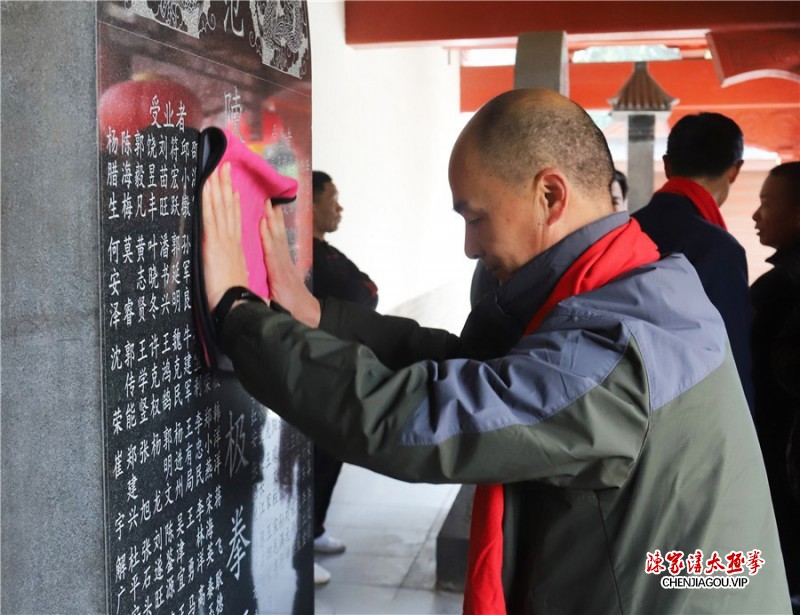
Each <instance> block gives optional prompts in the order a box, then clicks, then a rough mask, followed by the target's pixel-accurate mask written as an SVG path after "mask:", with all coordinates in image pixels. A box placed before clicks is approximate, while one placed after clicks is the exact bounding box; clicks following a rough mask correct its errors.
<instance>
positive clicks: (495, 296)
mask: <svg viewBox="0 0 800 615" xmlns="http://www.w3.org/2000/svg"><path fill="white" fill-rule="evenodd" d="M629 220H630V216H629V215H628V213H627V212H624V211H622V212H618V213H615V214H611V215H609V216H606V217H605V218H601V219H600V220H597V221H595V222H592V223H591V224H587V225H586V226H584V227H582V228H580V229H578V230H577V231H575V232H573V233H571V234H569V235H567V236H566V237H565V238H564V239H562V240H561V241H559V242H558V243H557V244H555V245H553V246H551V247H550V248H548V249H547V250H545V251H544V252H542V253H541V254H539V255H537V256H536V257H534V258H533V259H532V260H530V261H529V262H528V263H526V264H525V265H523V266H522V267H520V268H519V270H517V271H516V272H515V273H514V275H512V276H511V278H509V280H508V281H506V283H505V284H502V285H501V286H499V287H498V288H497V289H495V290H494V291H493V292H491V293H488V294H487V295H486V296H484V297H483V298H482V299H481V300H480V301H478V303H477V304H476V305H475V306H474V308H473V309H472V312H471V313H470V315H469V317H468V318H467V322H466V323H465V324H464V329H463V330H462V332H461V340H462V344H463V346H464V351H465V353H466V354H467V356H470V357H473V358H489V357H497V356H500V355H502V354H505V353H506V352H507V351H508V350H509V349H510V348H511V347H512V346H513V345H514V344H516V343H517V341H519V339H520V338H521V337H522V334H523V332H524V331H525V327H527V325H528V323H529V322H530V320H531V319H532V318H533V316H534V314H536V312H537V310H538V309H539V308H540V307H541V306H542V305H543V304H544V302H545V301H547V298H548V297H549V296H550V293H551V292H552V291H553V288H554V287H555V285H556V283H557V282H558V280H559V279H561V276H562V275H564V272H566V270H567V269H568V268H569V267H570V265H572V263H573V262H574V261H575V260H576V259H577V258H578V257H579V256H580V255H581V254H583V252H584V251H585V250H586V249H587V248H588V247H589V246H591V245H592V244H594V243H595V242H596V241H597V240H599V239H600V238H601V237H603V236H604V235H606V234H607V233H609V232H611V231H612V230H614V229H615V228H617V227H619V226H622V225H623V224H626V223H627V222H628V221H629Z"/></svg>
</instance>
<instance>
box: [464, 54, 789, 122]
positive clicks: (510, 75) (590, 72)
mask: <svg viewBox="0 0 800 615" xmlns="http://www.w3.org/2000/svg"><path fill="white" fill-rule="evenodd" d="M647 68H648V70H649V71H650V74H651V75H652V76H653V78H654V79H655V80H656V81H658V83H659V85H660V86H661V87H662V88H664V89H665V90H666V91H667V92H668V93H669V94H671V95H672V96H675V97H677V98H679V99H680V102H679V104H678V106H679V107H681V108H684V109H687V110H688V109H698V110H699V109H703V110H708V109H726V108H727V109H732V108H744V107H748V108H757V107H773V108H786V109H794V110H795V111H796V112H797V110H798V109H800V84H798V83H796V82H793V81H788V80H785V79H756V80H753V81H746V82H743V83H738V84H736V85H732V86H729V87H725V88H723V87H722V86H721V85H720V83H719V79H718V78H717V75H716V72H715V70H714V66H713V63H712V62H711V60H681V61H674V62H650V63H649V64H648V66H647ZM569 71H570V72H569V82H570V97H571V98H572V99H573V100H575V102H577V103H578V104H580V105H581V106H583V107H586V108H587V109H610V107H611V105H610V104H609V102H608V99H609V98H611V97H612V96H614V95H615V94H616V93H617V91H618V90H619V89H620V88H621V87H622V85H623V84H624V83H625V81H626V79H627V78H628V77H629V76H630V75H631V73H632V72H633V63H632V62H608V63H597V64H570V67H569ZM513 87H514V67H513V66H485V67H484V66H482V67H477V66H476V67H469V66H462V67H461V111H475V110H476V109H478V107H480V106H481V105H483V104H484V103H485V102H487V101H488V100H489V99H491V98H493V97H494V96H496V95H497V94H500V93H501V92H505V91H506V90H510V89H511V88H513Z"/></svg>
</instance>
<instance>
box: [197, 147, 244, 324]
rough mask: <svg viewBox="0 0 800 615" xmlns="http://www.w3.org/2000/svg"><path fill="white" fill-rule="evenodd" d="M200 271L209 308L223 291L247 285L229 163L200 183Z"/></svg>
mask: <svg viewBox="0 0 800 615" xmlns="http://www.w3.org/2000/svg"><path fill="white" fill-rule="evenodd" d="M202 209H203V271H204V272H205V284H206V297H207V299H208V308H209V309H210V310H213V309H214V308H215V307H217V304H218V303H219V301H220V299H222V295H224V294H225V291H226V290H228V289H229V288H231V287H233V286H244V287H247V285H248V282H247V264H246V262H245V259H244V252H243V251H242V213H241V209H240V207H239V193H238V192H236V193H234V192H233V188H232V186H231V165H230V163H227V162H226V163H225V164H223V165H222V168H221V169H219V168H218V169H216V170H215V171H214V172H213V173H212V174H211V176H210V177H209V178H208V180H206V183H205V185H204V186H203V207H202Z"/></svg>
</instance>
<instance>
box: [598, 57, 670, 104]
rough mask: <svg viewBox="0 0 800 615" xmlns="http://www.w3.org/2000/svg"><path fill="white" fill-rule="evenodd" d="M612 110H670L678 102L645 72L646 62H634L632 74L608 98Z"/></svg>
mask: <svg viewBox="0 0 800 615" xmlns="http://www.w3.org/2000/svg"><path fill="white" fill-rule="evenodd" d="M608 102H610V103H611V108H612V109H613V110H614V111H649V112H656V111H670V110H672V106H673V105H675V104H676V103H677V102H678V99H677V98H674V97H673V96H670V95H669V94H667V93H666V92H665V91H664V90H663V89H662V88H661V86H660V85H658V83H656V80H655V79H653V77H651V76H650V73H648V72H647V62H636V64H634V69H633V74H632V75H631V76H630V77H629V78H628V80H627V81H626V82H625V85H623V86H622V88H621V89H620V91H619V92H617V95H616V96H614V98H609V100H608Z"/></svg>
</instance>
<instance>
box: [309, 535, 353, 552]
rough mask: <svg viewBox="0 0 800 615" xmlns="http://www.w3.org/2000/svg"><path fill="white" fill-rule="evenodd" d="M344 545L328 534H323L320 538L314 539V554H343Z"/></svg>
mask: <svg viewBox="0 0 800 615" xmlns="http://www.w3.org/2000/svg"><path fill="white" fill-rule="evenodd" d="M345 548H346V547H345V546H344V543H343V542H342V541H341V540H339V539H338V538H334V537H333V536H331V535H330V534H328V532H323V534H322V536H320V537H319V538H315V539H314V553H324V554H326V555H332V554H335V553H344V550H345Z"/></svg>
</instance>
